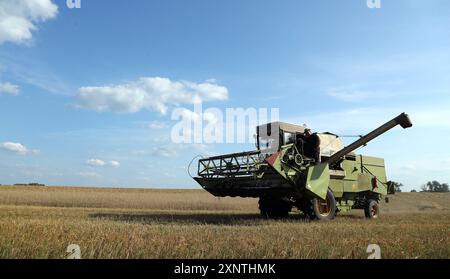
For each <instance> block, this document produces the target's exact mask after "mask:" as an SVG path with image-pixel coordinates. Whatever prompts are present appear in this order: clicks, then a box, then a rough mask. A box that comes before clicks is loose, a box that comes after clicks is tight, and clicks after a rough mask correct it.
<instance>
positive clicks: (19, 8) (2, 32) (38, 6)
mask: <svg viewBox="0 0 450 279" xmlns="http://www.w3.org/2000/svg"><path fill="white" fill-rule="evenodd" d="M57 14H58V6H56V5H55V4H54V3H53V2H52V0H2V1H0V44H1V43H4V42H13V43H23V42H26V41H29V40H30V39H32V37H33V34H32V32H33V31H35V30H37V24H39V23H42V22H45V21H47V20H49V19H52V18H54V17H56V15H57Z"/></svg>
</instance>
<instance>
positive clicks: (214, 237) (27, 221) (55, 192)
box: [0, 186, 450, 259]
mask: <svg viewBox="0 0 450 279" xmlns="http://www.w3.org/2000/svg"><path fill="white" fill-rule="evenodd" d="M390 199H391V202H390V203H389V204H385V203H384V202H383V203H382V214H383V215H382V217H381V218H380V219H379V220H366V219H365V218H364V216H363V213H362V212H359V211H354V212H351V213H350V214H345V215H338V217H337V218H336V219H335V220H333V221H330V222H310V221H308V220H305V219H302V218H301V217H300V216H299V214H296V213H293V214H292V215H291V217H290V218H289V219H286V220H265V219H262V218H260V216H259V214H258V209H257V207H258V206H257V200H256V199H240V198H221V199H218V198H215V197H213V196H211V195H210V194H208V193H206V192H205V191H203V190H143V189H100V188H70V187H9V186H0V258H64V257H65V256H66V255H67V253H66V249H67V246H68V245H69V244H77V245H79V246H80V249H81V257H82V258H367V256H368V254H367V252H366V248H367V246H368V245H369V244H378V245H379V246H380V247H381V256H382V257H383V258H447V259H448V258H450V194H448V193H440V194H439V193H436V194H435V193H402V194H397V195H395V196H391V197H390Z"/></svg>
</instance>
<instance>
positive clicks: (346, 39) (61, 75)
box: [0, 0, 450, 190]
mask: <svg viewBox="0 0 450 279" xmlns="http://www.w3.org/2000/svg"><path fill="white" fill-rule="evenodd" d="M381 4H382V6H381V8H380V9H369V8H368V7H367V5H366V0H352V1H326V0H322V1H282V2H280V1H249V0H246V1H218V0H214V1H211V0H208V1H206V0H204V1H197V0H196V1H167V0H165V1H147V0H133V1H125V0H115V1H101V0H81V8H80V9H69V8H68V7H67V6H66V1H65V0H53V1H50V0H45V1H37V0H28V1H25V0H22V1H12V0H0V127H1V129H0V158H2V159H1V160H0V183H3V184H8V183H17V182H32V181H37V182H41V183H46V184H50V185H74V186H77V185H81V186H120V187H161V188H164V187H197V186H196V185H195V183H194V182H193V181H192V179H191V178H190V177H189V175H188V174H187V171H186V167H187V165H188V163H189V162H190V159H191V158H192V157H194V156H195V155H197V154H204V155H208V154H220V153H227V152H234V151H243V150H249V149H252V145H251V144H212V145H205V144H200V145H199V144H193V145H189V144H182V145H174V144H171V142H170V131H171V127H172V126H173V124H174V122H173V121H171V117H170V116H171V112H172V111H173V109H174V108H176V107H184V108H187V109H190V110H192V109H193V105H192V102H191V99H190V97H193V96H194V97H196V98H198V99H199V100H202V101H203V107H204V108H208V107H216V108H220V109H225V108H236V107H243V108H250V107H254V108H261V107H262V108H264V107H268V108H279V109H280V118H281V120H283V121H287V122H293V123H299V124H303V123H307V124H308V125H309V126H310V127H312V128H313V129H314V130H317V131H331V132H335V133H337V134H363V133H366V132H369V131H370V130H371V129H373V128H375V127H376V126H377V125H379V124H382V123H383V122H385V121H387V120H389V119H391V118H392V117H394V116H396V115H397V114H399V113H401V112H403V111H406V112H408V113H409V114H410V116H411V118H412V120H413V122H414V124H415V126H414V127H413V128H412V129H409V130H402V129H400V128H396V129H394V130H393V131H391V132H389V133H388V134H386V135H384V136H382V137H381V138H379V139H376V140H374V141H373V142H372V143H370V144H369V145H368V146H367V147H365V148H363V149H361V150H359V151H358V152H361V153H364V154H370V155H373V156H378V157H384V158H385V159H386V164H387V170H388V177H389V178H390V179H392V180H396V181H400V182H403V183H404V184H405V185H406V186H405V187H406V190H409V189H412V188H416V189H419V187H420V185H422V184H424V183H426V182H427V181H429V180H434V179H437V180H439V181H442V182H450V148H448V143H449V142H450V124H449V123H450V121H449V120H450V111H449V105H450V78H449V75H450V16H449V11H450V2H449V1H446V0H442V1H438V0H435V1H430V0H427V1H425V0H423V1H411V0H396V1H393V0H381ZM158 78H159V79H158ZM167 88H168V89H167Z"/></svg>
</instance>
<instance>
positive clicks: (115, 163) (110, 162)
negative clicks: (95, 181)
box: [108, 161, 120, 168]
mask: <svg viewBox="0 0 450 279" xmlns="http://www.w3.org/2000/svg"><path fill="white" fill-rule="evenodd" d="M108 165H109V166H111V167H113V168H118V167H120V163H119V162H118V161H109V162H108Z"/></svg>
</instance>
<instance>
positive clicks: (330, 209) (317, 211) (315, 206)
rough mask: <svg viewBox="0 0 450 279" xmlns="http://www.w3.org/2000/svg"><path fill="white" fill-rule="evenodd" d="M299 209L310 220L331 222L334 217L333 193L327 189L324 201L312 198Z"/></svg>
mask: <svg viewBox="0 0 450 279" xmlns="http://www.w3.org/2000/svg"><path fill="white" fill-rule="evenodd" d="M299 209H300V210H302V211H303V213H305V214H306V215H307V216H308V217H309V218H310V219H311V220H332V219H334V217H335V216H336V199H335V198H334V194H333V192H332V191H331V190H330V189H328V191H327V196H326V197H325V200H323V199H320V198H313V199H311V200H309V201H308V202H307V203H306V204H304V205H302V206H301V207H300V208H299Z"/></svg>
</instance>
